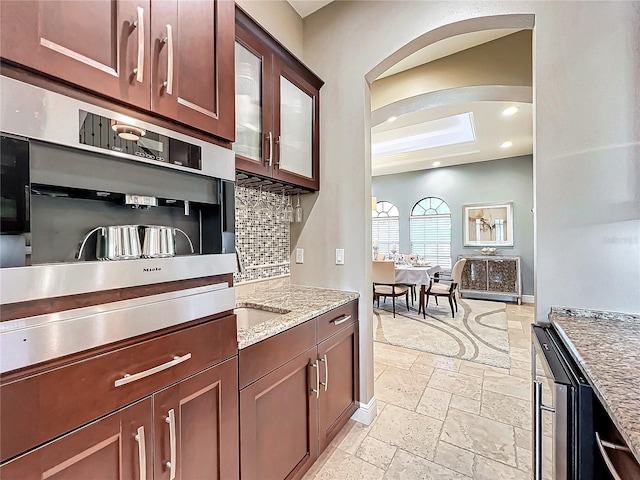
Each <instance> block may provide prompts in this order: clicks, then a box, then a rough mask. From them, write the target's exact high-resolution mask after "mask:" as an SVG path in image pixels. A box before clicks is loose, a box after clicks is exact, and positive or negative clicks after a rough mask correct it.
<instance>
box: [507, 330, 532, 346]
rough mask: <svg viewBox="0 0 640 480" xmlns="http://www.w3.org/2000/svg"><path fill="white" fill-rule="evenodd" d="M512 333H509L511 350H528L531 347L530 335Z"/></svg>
mask: <svg viewBox="0 0 640 480" xmlns="http://www.w3.org/2000/svg"><path fill="white" fill-rule="evenodd" d="M511 332H512V331H510V332H509V345H511V348H522V349H526V348H528V347H529V345H531V338H530V337H529V334H526V335H523V334H515V335H514V334H512V333H511Z"/></svg>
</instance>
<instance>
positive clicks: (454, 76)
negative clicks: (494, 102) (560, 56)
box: [371, 30, 532, 110]
mask: <svg viewBox="0 0 640 480" xmlns="http://www.w3.org/2000/svg"><path fill="white" fill-rule="evenodd" d="M531 54H532V50H531V30H523V31H521V32H517V33H513V34H511V35H507V36H506V37H502V38H499V39H497V40H493V41H491V42H487V43H484V44H482V45H478V46H477V47H474V48H469V49H467V50H463V51H462V52H459V53H456V54H454V55H450V56H448V57H444V58H441V59H438V60H436V61H434V62H430V63H427V64H425V65H421V66H419V67H416V68H412V69H411V70H407V71H404V72H400V73H397V74H395V75H391V76H390V77H385V78H382V79H380V80H377V81H375V82H374V83H373V84H372V85H371V109H372V110H375V109H376V108H380V107H383V106H384V105H388V104H390V103H393V102H396V101H398V100H401V99H403V98H408V97H413V96H414V95H420V94H423V93H427V92H434V91H436V90H443V89H446V88H456V87H469V86H477V85H518V86H531V78H532V74H531V64H532V59H531Z"/></svg>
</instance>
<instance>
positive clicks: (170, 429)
mask: <svg viewBox="0 0 640 480" xmlns="http://www.w3.org/2000/svg"><path fill="white" fill-rule="evenodd" d="M153 423H154V437H153V438H154V463H153V470H154V479H155V480H160V479H170V478H176V479H183V480H187V479H200V478H202V479H205V478H206V479H211V480H214V479H224V480H226V479H230V480H232V479H237V478H239V473H238V360H237V357H234V358H231V359H229V360H227V361H226V362H224V363H222V364H220V365H217V366H215V367H212V368H210V369H208V370H205V371H204V372H201V373H199V374H197V375H195V376H193V377H191V378H188V379H186V380H183V381H181V382H179V383H178V384H176V385H174V386H172V387H169V388H167V389H165V390H162V391H160V392H158V393H156V394H155V395H154V396H153ZM172 471H173V473H174V475H172Z"/></svg>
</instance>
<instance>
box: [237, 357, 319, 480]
mask: <svg viewBox="0 0 640 480" xmlns="http://www.w3.org/2000/svg"><path fill="white" fill-rule="evenodd" d="M315 353H316V348H315V347H313V348H312V349H310V350H308V351H307V352H305V353H304V354H302V355H300V356H299V357H296V358H295V359H293V360H291V361H290V362H288V363H286V364H285V365H283V366H282V367H280V368H278V369H277V370H275V371H273V372H271V373H270V374H269V375H267V376H265V377H263V378H262V379H260V380H258V381H257V382H255V383H253V384H251V385H250V386H248V387H247V388H245V389H244V390H242V391H241V392H240V409H241V417H240V418H241V421H240V445H241V453H240V462H241V465H240V470H241V472H242V478H243V479H245V480H250V479H266V478H268V479H270V480H279V479H285V478H286V479H293V478H301V477H302V475H303V474H304V472H305V471H306V470H307V469H308V468H309V467H310V466H311V464H312V463H313V462H314V461H315V459H316V458H317V424H316V419H317V416H316V394H315V393H313V392H312V391H311V388H312V387H313V388H315V381H316V375H317V372H316V369H315V368H312V367H311V364H312V363H314V362H315ZM312 370H313V371H312ZM312 383H313V385H312Z"/></svg>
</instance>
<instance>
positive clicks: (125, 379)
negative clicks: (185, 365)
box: [114, 353, 191, 387]
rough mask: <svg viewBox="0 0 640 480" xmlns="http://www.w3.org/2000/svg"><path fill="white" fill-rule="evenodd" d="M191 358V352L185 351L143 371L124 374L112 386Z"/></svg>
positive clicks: (134, 379)
mask: <svg viewBox="0 0 640 480" xmlns="http://www.w3.org/2000/svg"><path fill="white" fill-rule="evenodd" d="M190 358H191V354H190V353H187V354H186V355H183V356H181V357H173V360H170V361H168V362H166V363H163V364H162V365H158V366H157V367H153V368H150V369H149V370H145V371H143V372H138V373H134V374H133V375H129V374H126V375H125V376H124V377H122V378H120V379H118V380H116V381H115V383H114V386H116V387H121V386H122V385H126V384H127V383H131V382H135V381H136V380H140V379H143V378H145V377H148V376H150V375H153V374H155V373H158V372H161V371H163V370H166V369H167V368H171V367H175V366H176V365H179V364H181V363H182V362H186V361H187V360H189V359H190Z"/></svg>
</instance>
